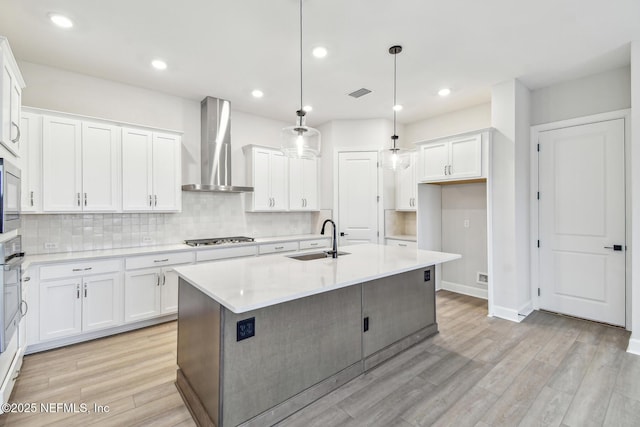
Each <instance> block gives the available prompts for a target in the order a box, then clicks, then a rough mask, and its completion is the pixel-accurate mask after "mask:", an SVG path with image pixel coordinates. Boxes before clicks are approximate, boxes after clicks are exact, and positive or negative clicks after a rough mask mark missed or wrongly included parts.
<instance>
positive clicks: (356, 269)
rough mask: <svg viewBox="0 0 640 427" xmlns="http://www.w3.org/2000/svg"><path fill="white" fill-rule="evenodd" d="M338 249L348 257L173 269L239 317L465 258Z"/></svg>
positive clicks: (276, 258)
mask: <svg viewBox="0 0 640 427" xmlns="http://www.w3.org/2000/svg"><path fill="white" fill-rule="evenodd" d="M340 249H341V251H344V252H348V253H349V255H342V256H340V257H338V258H337V259H333V258H324V259H317V260H312V261H299V260H295V259H292V258H290V256H287V255H283V254H275V255H267V256H262V257H248V258H235V259H230V260H224V261H217V262H210V263H202V264H197V265H190V266H182V267H178V268H176V269H175V271H176V272H177V273H178V275H179V276H180V277H181V278H182V279H184V280H185V281H187V282H188V283H190V284H191V285H192V286H194V287H196V288H197V289H199V290H200V291H202V292H203V293H204V294H206V295H207V296H209V297H211V298H213V299H214V300H215V301H217V302H218V303H219V304H221V305H222V306H224V307H225V308H227V309H229V310H230V311H232V312H234V313H238V314H240V313H246V312H248V311H252V310H257V309H260V308H264V307H268V306H272V305H275V304H280V303H283V302H287V301H293V300H296V299H299V298H304V297H307V296H311V295H316V294H319V293H323V292H329V291H332V290H335V289H340V288H343V287H347V286H352V285H355V284H359V283H363V282H367V281H370V280H375V279H379V278H383V277H387V276H392V275H395V274H399V273H403V272H406V271H411V270H416V269H419V268H424V267H429V266H432V265H437V264H442V263H444V262H448V261H453V260H455V259H458V258H461V256H460V255H458V254H451V253H445V252H435V251H425V250H420V249H418V250H416V249H408V248H402V247H397V246H386V245H376V244H362V245H352V246H345V247H343V248H340ZM310 252H313V251H310ZM289 255H291V254H289Z"/></svg>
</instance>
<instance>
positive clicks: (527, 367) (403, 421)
mask: <svg viewBox="0 0 640 427" xmlns="http://www.w3.org/2000/svg"><path fill="white" fill-rule="evenodd" d="M437 317H438V324H439V328H440V333H439V334H438V335H436V336H434V337H432V338H430V339H428V340H426V341H424V342H422V343H420V344H418V345H416V346H414V347H412V348H410V349H408V350H407V351H405V352H404V353H402V354H400V355H398V356H396V357H395V358H393V359H391V360H389V361H387V362H386V363H384V364H382V365H380V366H379V367H377V368H375V369H373V370H372V371H370V372H368V373H367V374H365V375H363V376H361V377H358V378H356V379H355V380H353V381H351V382H349V383H348V384H346V385H344V386H343V387H341V388H340V389H338V390H336V391H334V392H332V393H330V394H328V395H327V396H325V397H323V398H322V399H320V400H319V401H317V402H315V403H314V404H312V405H310V406H308V407H306V408H304V409H303V410H301V411H299V412H298V413H296V414H294V415H292V416H291V417H289V418H288V419H286V420H284V421H282V422H281V423H280V424H278V426H279V427H294V426H303V427H311V426H322V427H328V426H401V427H410V426H426V425H437V426H445V425H453V426H477V427H485V426H539V425H545V426H580V427H582V426H602V425H606V426H639V425H640V356H634V355H631V354H628V353H626V352H625V349H626V346H627V342H628V338H629V333H628V332H626V331H624V330H621V329H618V328H612V327H607V326H604V325H600V324H597V323H591V322H586V321H581V320H576V319H572V318H568V317H563V316H558V315H554V314H550V313H545V312H534V313H533V314H531V315H530V316H529V317H528V318H527V319H526V320H525V321H524V322H522V323H520V324H516V323H512V322H509V321H505V320H501V319H493V318H488V317H486V301H483V300H479V299H476V298H471V297H467V296H463V295H458V294H454V293H451V292H446V291H440V292H438V294H437ZM175 349H176V324H175V322H171V323H166V324H163V325H159V326H155V327H151V328H146V329H143V330H139V331H135V332H130V333H126V334H122V335H118V336H114V337H109V338H104V339H100V340H96V341H93V342H89V343H83V344H78V345H74V346H70V347H66V348H62V349H58V350H52V351H49V352H45V353H40V354H35V355H31V356H27V357H25V361H24V366H23V370H22V374H21V376H20V378H19V380H18V382H17V384H16V387H15V390H14V393H13V395H12V397H11V402H37V403H40V402H48V403H76V404H80V403H86V404H88V406H89V409H92V408H93V404H94V403H96V404H100V405H108V406H109V408H110V411H109V413H106V414H105V413H102V414H98V413H93V414H73V413H68V412H58V413H49V414H46V413H44V414H43V413H39V412H38V413H34V414H24V413H23V414H15V413H12V414H5V415H2V416H0V426H49V425H55V426H85V425H97V426H112V425H113V426H138V425H149V426H193V425H194V423H193V421H192V420H191V418H190V415H189V413H188V411H187V410H186V408H185V407H184V405H183V403H182V400H181V399H180V396H179V395H178V393H177V391H176V389H175V386H174V384H173V381H174V379H175V369H176V364H175V357H176V355H175Z"/></svg>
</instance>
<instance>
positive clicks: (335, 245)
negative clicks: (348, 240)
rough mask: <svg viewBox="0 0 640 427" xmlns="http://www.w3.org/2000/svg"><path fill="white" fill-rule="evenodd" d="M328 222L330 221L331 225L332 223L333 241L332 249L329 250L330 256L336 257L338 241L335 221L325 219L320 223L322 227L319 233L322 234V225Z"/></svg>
mask: <svg viewBox="0 0 640 427" xmlns="http://www.w3.org/2000/svg"><path fill="white" fill-rule="evenodd" d="M328 222H330V223H331V225H333V243H332V248H333V249H332V250H331V258H338V241H337V239H336V223H335V222H333V221H332V220H330V219H327V220H325V221H324V222H323V223H322V229H321V230H320V234H324V226H325V225H327V223H328Z"/></svg>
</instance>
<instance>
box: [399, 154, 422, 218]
mask: <svg viewBox="0 0 640 427" xmlns="http://www.w3.org/2000/svg"><path fill="white" fill-rule="evenodd" d="M405 155H406V156H411V162H410V164H409V167H408V168H406V169H398V170H397V171H396V210H398V211H415V210H416V189H417V185H418V177H417V174H416V169H417V165H416V162H417V160H418V153H415V152H412V153H408V154H405Z"/></svg>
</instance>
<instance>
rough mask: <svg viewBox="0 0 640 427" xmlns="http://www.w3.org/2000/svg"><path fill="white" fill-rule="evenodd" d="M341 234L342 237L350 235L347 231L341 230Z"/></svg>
mask: <svg viewBox="0 0 640 427" xmlns="http://www.w3.org/2000/svg"><path fill="white" fill-rule="evenodd" d="M340 236H341V237H344V236H348V234H347V233H345V232H343V231H341V232H340Z"/></svg>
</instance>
